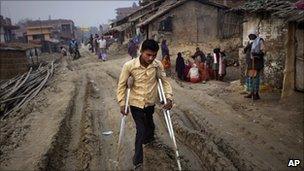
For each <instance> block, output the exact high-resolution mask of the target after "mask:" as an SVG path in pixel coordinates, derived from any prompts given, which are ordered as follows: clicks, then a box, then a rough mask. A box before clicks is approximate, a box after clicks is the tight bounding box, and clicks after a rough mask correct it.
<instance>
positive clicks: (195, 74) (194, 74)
mask: <svg viewBox="0 0 304 171" xmlns="http://www.w3.org/2000/svg"><path fill="white" fill-rule="evenodd" d="M189 73H190V78H198V77H199V73H198V68H196V67H192V68H191V69H190V71H189Z"/></svg>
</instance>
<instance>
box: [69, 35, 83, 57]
mask: <svg viewBox="0 0 304 171" xmlns="http://www.w3.org/2000/svg"><path fill="white" fill-rule="evenodd" d="M69 50H70V53H75V57H76V58H80V57H81V56H80V53H79V49H78V42H77V41H76V40H75V39H74V38H73V39H72V40H71V41H70V44H69Z"/></svg>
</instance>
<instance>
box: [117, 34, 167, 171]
mask: <svg viewBox="0 0 304 171" xmlns="http://www.w3.org/2000/svg"><path fill="white" fill-rule="evenodd" d="M158 50H159V46H158V43H157V42H156V41H154V40H151V39H147V40H145V41H144V42H143V43H142V46H141V50H140V53H141V54H140V56H139V57H138V58H135V59H132V60H130V61H128V62H127V63H125V64H124V66H123V68H122V71H121V74H120V77H119V82H118V88H117V99H118V102H119V105H120V112H121V113H122V114H123V115H127V114H128V113H125V111H124V109H125V106H124V105H125V95H126V93H125V91H126V89H127V79H128V77H129V76H132V77H133V78H134V83H133V86H132V87H131V93H130V100H129V104H130V109H131V113H132V117H133V119H134V122H135V124H136V140H135V154H134V157H133V164H134V169H140V168H142V163H143V146H142V145H143V144H148V143H151V142H153V141H154V140H155V138H154V129H155V125H154V122H153V113H154V106H155V101H156V100H157V98H158V95H157V84H158V83H157V79H158V78H160V79H161V80H162V82H163V86H164V92H165V96H166V99H167V104H166V105H164V106H163V108H164V109H166V110H170V109H171V108H172V88H171V86H170V83H169V82H168V80H167V78H166V74H165V71H164V67H163V65H162V64H161V62H160V61H158V60H155V58H156V55H157V52H158Z"/></svg>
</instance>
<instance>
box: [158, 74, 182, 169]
mask: <svg viewBox="0 0 304 171" xmlns="http://www.w3.org/2000/svg"><path fill="white" fill-rule="evenodd" d="M157 89H158V93H159V98H160V101H161V102H162V101H163V102H164V104H167V99H166V96H165V93H164V88H163V84H162V80H161V79H160V78H158V86H157ZM163 113H164V116H165V120H166V125H167V128H168V132H169V135H170V138H171V139H172V141H173V145H174V148H175V155H176V161H177V166H178V170H182V167H181V163H180V157H179V153H178V149H177V145H176V140H175V136H174V131H173V126H172V121H171V115H170V110H165V109H164V110H163Z"/></svg>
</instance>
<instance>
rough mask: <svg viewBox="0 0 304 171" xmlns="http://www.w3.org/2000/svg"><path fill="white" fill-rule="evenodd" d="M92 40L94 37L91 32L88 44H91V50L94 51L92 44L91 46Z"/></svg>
mask: <svg viewBox="0 0 304 171" xmlns="http://www.w3.org/2000/svg"><path fill="white" fill-rule="evenodd" d="M93 41H94V38H93V34H91V35H90V39H89V44H90V45H91V49H90V50H91V52H92V53H94V46H93Z"/></svg>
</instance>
